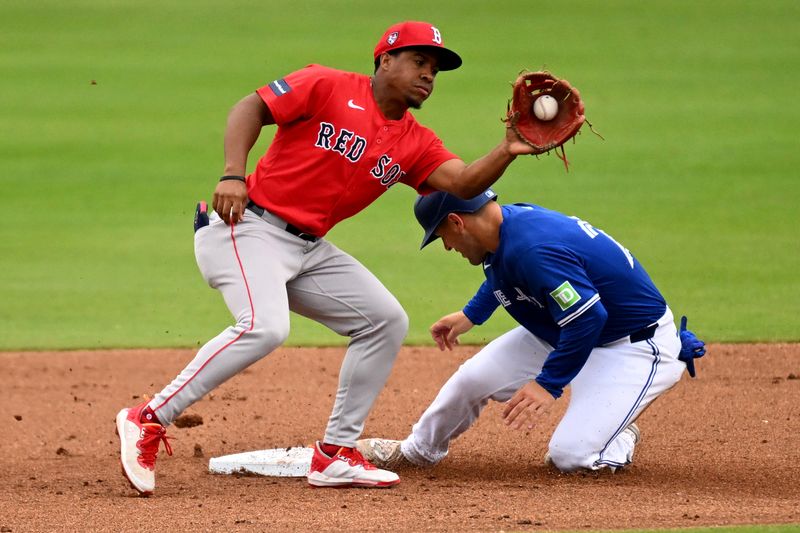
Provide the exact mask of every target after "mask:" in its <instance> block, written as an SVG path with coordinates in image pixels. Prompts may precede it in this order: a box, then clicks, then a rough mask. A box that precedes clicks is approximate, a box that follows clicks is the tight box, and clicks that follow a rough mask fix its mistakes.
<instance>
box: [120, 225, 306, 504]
mask: <svg viewBox="0 0 800 533" xmlns="http://www.w3.org/2000/svg"><path fill="white" fill-rule="evenodd" d="M211 219H212V221H211V224H210V225H209V226H207V227H205V228H202V229H200V230H199V231H198V232H197V233H196V234H195V251H196V255H197V262H198V266H199V267H200V270H201V273H202V274H203V276H204V278H205V279H206V281H207V282H208V283H209V285H211V286H212V287H214V288H217V289H219V290H220V292H221V293H222V295H223V297H224V299H225V303H226V304H227V305H228V308H229V309H230V311H231V314H232V315H233V316H234V318H235V319H236V325H234V326H231V327H229V328H226V329H225V331H223V332H222V333H220V334H219V335H218V336H216V337H215V338H214V339H212V340H210V341H209V342H208V343H206V345H205V346H203V347H202V348H201V349H200V350H199V351H198V353H197V355H196V356H195V358H194V359H193V360H192V361H191V362H190V363H189V364H188V365H187V366H186V368H185V369H184V370H183V371H182V372H181V373H180V374H179V375H178V376H177V377H176V378H175V379H174V380H173V381H172V383H170V384H169V385H167V386H166V387H165V388H164V389H163V390H162V391H161V392H159V393H158V394H156V395H155V397H154V398H153V399H152V400H150V402H149V403H143V404H140V405H138V406H136V407H133V408H130V409H123V410H121V411H120V412H119V414H118V415H117V432H118V433H119V435H120V449H121V452H120V454H121V457H120V458H121V462H122V465H123V472H124V473H125V476H126V477H127V478H128V480H129V481H130V482H131V485H132V486H133V487H134V488H135V489H136V490H138V491H139V492H140V493H142V494H149V493H151V492H152V491H153V489H154V487H155V476H154V469H155V461H156V457H157V452H158V448H159V443H160V442H162V441H163V442H165V446H166V447H167V452H168V453H170V448H169V446H168V444H166V442H167V441H166V439H165V429H164V427H163V426H166V425H168V424H170V423H171V422H172V421H173V420H174V419H175V418H176V417H177V416H178V415H179V414H180V413H181V412H182V411H183V410H184V409H186V407H188V406H189V405H191V404H192V403H194V402H196V401H197V400H199V399H200V398H202V397H203V396H204V395H205V394H206V393H208V392H209V391H211V390H212V389H214V388H215V387H216V386H218V385H219V384H220V383H222V382H223V381H225V380H226V379H228V378H230V377H231V376H233V375H235V374H236V373H238V372H239V371H241V370H242V369H243V368H245V367H246V366H248V365H250V364H252V363H253V362H255V361H257V360H258V359H260V358H261V357H263V356H264V355H266V354H267V353H269V352H271V351H272V350H273V349H274V348H275V347H276V346H278V345H280V344H281V343H282V342H283V340H284V339H285V338H286V335H287V334H288V329H289V318H288V314H289V311H288V300H287V296H286V287H285V282H286V280H287V279H288V278H289V277H291V276H292V275H293V270H296V269H297V268H299V261H297V260H293V258H294V257H297V256H298V255H299V253H300V252H299V251H298V250H297V248H301V246H300V245H298V244H297V243H296V242H295V241H294V237H293V236H292V235H290V234H288V233H286V232H285V231H282V230H279V229H277V228H275V227H274V226H272V225H270V224H268V223H266V222H264V221H263V220H261V219H260V218H258V217H255V216H254V215H253V214H252V213H250V212H249V211H248V212H246V214H245V220H244V221H242V222H241V223H239V224H237V225H236V226H234V227H233V228H231V227H230V226H226V225H225V224H224V223H223V222H222V221H221V220H220V219H219V217H217V216H216V215H212V217H211ZM292 247H295V248H296V249H295V251H294V253H292V252H291V248H292Z"/></svg>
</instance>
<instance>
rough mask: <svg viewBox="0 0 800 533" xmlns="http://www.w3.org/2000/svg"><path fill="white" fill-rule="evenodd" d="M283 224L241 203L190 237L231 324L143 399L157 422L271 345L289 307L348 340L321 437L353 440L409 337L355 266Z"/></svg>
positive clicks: (386, 298)
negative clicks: (232, 214) (233, 218)
mask: <svg viewBox="0 0 800 533" xmlns="http://www.w3.org/2000/svg"><path fill="white" fill-rule="evenodd" d="M285 227H286V222H284V221H282V220H281V219H279V218H278V217H276V216H275V215H272V214H271V213H269V212H265V213H264V215H262V216H258V215H256V214H255V213H253V212H251V211H250V210H249V209H248V210H246V211H245V217H244V220H243V221H241V222H239V223H238V224H236V225H234V226H232V227H231V226H227V225H226V224H225V223H224V222H223V221H222V219H220V218H219V216H217V215H216V213H213V214H212V215H211V218H210V224H209V225H208V226H206V227H205V228H201V229H200V230H199V231H198V232H197V233H196V234H195V255H196V258H197V264H198V266H199V267H200V272H201V273H202V275H203V277H204V278H205V280H206V281H207V282H208V284H209V285H210V286H211V287H213V288H216V289H219V290H220V292H221V293H222V296H223V298H224V299H225V303H226V304H227V306H228V309H229V310H230V312H231V314H232V315H233V317H234V318H235V319H236V324H235V325H233V326H230V327H228V328H226V329H225V330H224V331H223V332H222V333H220V334H219V335H217V336H216V337H215V338H213V339H211V340H210V341H208V343H206V345H205V346H203V347H202V348H201V349H200V351H199V352H198V353H197V355H196V356H195V358H194V359H193V360H192V361H191V362H190V363H189V365H188V366H187V367H186V368H184V370H183V371H182V372H181V373H180V374H179V375H178V376H177V377H176V378H175V379H174V380H173V381H172V383H170V384H169V385H167V387H165V388H164V390H162V391H161V392H160V393H158V394H157V395H156V396H155V397H154V398H153V399H152V400H151V401H150V403H149V406H150V407H151V408H152V409H153V410H154V411H155V412H156V415H157V416H158V418H159V419H160V420H161V422H162V423H164V424H170V423H171V422H172V421H173V420H174V419H175V418H177V417H178V415H180V413H181V412H183V411H184V410H185V409H186V408H187V407H189V406H190V405H192V404H193V403H194V402H196V401H198V400H199V399H200V398H202V397H203V396H204V395H206V394H207V393H208V392H210V391H211V390H213V389H214V388H216V387H217V386H218V385H220V384H221V383H223V382H224V381H226V380H227V379H229V378H231V377H233V376H235V375H236V374H237V373H239V372H240V371H242V370H243V369H245V368H246V367H248V366H249V365H251V364H253V363H255V362H256V361H258V360H260V359H261V358H262V357H264V356H266V355H268V354H269V353H270V352H272V351H273V350H274V349H275V348H277V347H278V346H280V345H281V344H282V343H283V342H284V341H285V340H286V338H287V337H288V335H289V311H290V310H291V311H294V312H296V313H298V314H300V315H303V316H305V317H308V318H311V319H313V320H316V321H317V322H320V323H322V324H324V325H325V326H327V327H329V328H330V329H332V330H333V331H335V332H337V333H339V334H340V335H346V336H349V337H350V343H349V345H348V348H347V352H346V354H345V357H344V361H343V363H342V367H341V369H340V372H339V388H338V391H337V393H336V399H335V401H334V405H333V411H332V413H331V416H330V419H329V420H328V427H327V430H326V432H325V437H324V442H327V443H329V444H334V445H339V446H354V445H355V441H356V439H358V437H359V436H360V435H361V432H362V431H363V429H364V420H365V419H366V417H367V415H368V414H369V411H370V409H371V407H372V404H373V402H374V401H375V398H376V397H377V396H378V394H379V393H380V391H381V389H382V388H383V385H384V384H385V382H386V379H387V378H388V376H389V373H390V371H391V368H392V364H393V363H394V360H395V357H396V356H397V353H398V351H399V349H400V346H401V345H402V342H403V340H404V339H405V336H406V334H407V333H408V317H407V315H406V313H405V311H404V310H403V308H402V307H401V306H400V303H399V302H398V301H397V299H395V297H394V296H392V294H391V293H390V292H389V291H388V290H387V289H386V287H384V286H383V284H381V282H380V281H378V279H377V278H376V277H375V276H374V275H373V274H372V273H371V272H369V271H368V270H367V269H366V268H365V267H364V266H363V265H362V264H361V263H359V262H358V261H356V260H355V259H354V258H352V257H351V256H349V255H348V254H346V253H344V252H342V251H341V250H339V249H338V248H337V247H336V246H334V245H333V244H331V243H330V242H328V241H326V240H324V239H319V240H318V241H316V242H308V241H305V240H303V239H301V238H300V237H297V236H295V235H292V234H290V233H288V232H287V231H285V229H284V228H285Z"/></svg>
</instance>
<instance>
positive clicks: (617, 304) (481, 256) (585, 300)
mask: <svg viewBox="0 0 800 533" xmlns="http://www.w3.org/2000/svg"><path fill="white" fill-rule="evenodd" d="M496 198H497V196H496V195H495V194H494V193H493V192H492V191H491V190H487V191H486V192H484V193H483V194H482V195H479V196H477V197H475V198H472V199H468V200H461V199H458V198H456V197H455V196H452V195H450V194H447V193H443V192H435V193H433V194H430V195H428V196H420V197H419V198H418V199H417V202H416V204H415V206H414V212H415V214H416V217H417V220H418V221H419V223H420V224H421V225H422V227H423V229H424V230H425V237H424V239H423V241H422V247H424V246H427V245H428V244H430V243H431V242H432V241H433V240H435V239H436V238H438V237H441V238H442V241H443V243H444V247H445V248H446V249H447V250H456V251H458V252H460V253H461V255H463V256H464V257H465V258H466V259H467V260H468V261H469V262H470V263H472V264H473V265H482V267H483V271H484V273H485V275H486V281H485V282H484V283H483V284H482V285H481V287H480V289H479V290H478V292H477V293H476V294H475V296H474V297H473V298H472V299H471V300H470V301H469V303H467V305H466V306H465V307H464V308H463V310H461V311H458V312H455V313H452V314H449V315H447V316H444V317H442V318H441V319H440V320H438V321H437V322H436V323H435V324H433V326H431V335H432V336H433V339H434V340H435V341H436V343H437V344H438V346H439V348H440V349H442V350H444V349H445V348H447V349H452V346H453V345H454V344H457V342H458V337H459V335H461V334H462V333H465V332H466V331H468V330H469V329H471V328H472V327H473V326H474V325H476V324H482V323H483V322H485V321H486V320H487V319H488V318H489V317H490V316H491V314H492V313H493V312H494V310H495V309H496V308H497V307H498V306H502V307H504V308H505V310H506V311H507V312H508V313H509V314H510V315H511V316H512V317H513V318H514V319H515V320H516V321H517V322H518V323H519V324H520V326H519V327H517V328H515V329H513V330H511V331H509V332H508V333H505V334H504V335H502V336H500V337H499V338H497V339H495V340H494V341H492V342H491V343H489V344H488V345H487V346H486V347H485V348H483V349H482V350H481V351H480V352H478V353H477V354H476V355H475V356H474V357H472V358H471V359H469V360H468V361H466V362H465V363H464V364H463V365H461V367H460V368H459V369H458V371H457V372H456V373H455V374H454V375H453V376H452V377H451V378H450V379H449V380H448V381H447V383H445V385H444V386H443V387H442V389H441V391H440V392H439V394H438V395H437V397H436V399H435V400H434V401H433V403H432V404H431V405H430V407H428V409H427V410H426V411H425V412H424V413H423V415H422V417H421V418H420V420H419V421H418V422H417V423H416V424H414V426H413V428H412V431H411V434H410V435H409V436H408V437H407V438H406V439H405V440H403V441H393V440H387V439H364V440H361V441H359V442H358V448H359V450H360V451H361V452H362V454H363V455H364V456H365V457H367V458H368V459H369V460H371V461H373V462H374V463H375V464H377V465H382V466H389V465H392V466H396V465H397V464H398V463H401V462H408V463H412V464H415V465H418V466H429V465H433V464H435V463H437V462H439V461H441V460H442V459H443V458H444V457H445V456H446V455H447V452H448V448H449V445H450V441H451V440H452V439H454V438H456V437H457V436H458V435H460V434H461V433H463V432H464V431H466V430H467V429H468V428H469V427H470V426H471V425H472V424H473V423H474V422H475V421H476V420H477V418H478V416H479V414H480V412H481V410H482V409H483V408H484V407H485V406H486V405H487V403H488V401H489V400H495V401H498V402H505V407H504V409H503V413H502V414H503V418H504V421H505V423H506V424H507V425H509V426H510V427H512V428H514V429H521V428H529V429H530V428H533V427H534V426H535V424H536V422H537V420H538V419H540V418H541V417H542V415H543V414H544V413H546V412H547V411H548V409H549V408H550V406H551V405H552V404H553V403H554V402H555V401H556V400H557V399H558V398H559V397H561V395H562V392H563V390H564V387H566V386H567V385H570V386H571V399H570V403H569V406H568V408H567V410H566V413H565V414H564V417H563V418H562V420H561V421H560V423H559V424H558V427H557V428H556V430H555V432H554V434H553V436H552V438H551V440H550V444H549V450H548V453H547V455H546V459H545V461H546V462H547V463H550V464H553V465H555V466H556V467H557V468H558V469H560V470H561V471H564V472H569V471H574V470H579V469H590V470H599V469H602V468H609V469H611V470H612V471H613V470H615V469H617V468H619V467H622V466H625V465H627V464H629V463H630V462H631V461H632V459H633V453H634V449H635V447H636V444H637V442H638V441H639V439H640V433H639V429H638V427H637V426H636V425H635V424H634V421H635V420H636V418H637V417H638V416H639V414H641V412H642V411H644V409H645V408H646V407H647V406H648V405H649V404H650V403H651V402H652V401H653V400H655V399H656V398H658V397H659V396H660V395H661V394H663V393H664V392H666V391H667V390H669V389H670V388H671V387H672V386H673V385H675V383H677V382H678V380H679V379H680V377H681V375H682V373H683V371H684V369H686V368H687V362H689V363H691V362H692V360H693V358H694V357H700V356H702V355H703V354H704V353H705V348H704V344H703V342H702V341H700V340H698V339H697V338H696V337H695V336H694V335H693V334H692V333H691V332H689V331H685V323H684V324H683V325H682V327H681V329H682V333H681V335H679V334H678V331H677V330H676V328H675V324H674V323H673V317H672V312H671V311H670V309H669V307H668V306H667V303H666V301H665V300H664V297H663V296H662V295H661V293H660V292H659V290H658V289H657V288H656V286H655V285H654V284H653V282H652V280H651V279H650V276H648V274H647V272H646V271H645V270H644V268H643V267H642V265H641V264H640V263H639V262H638V261H637V260H636V259H635V258H634V257H633V255H631V253H630V252H629V251H628V250H627V249H626V248H624V247H623V246H622V245H621V244H619V243H618V242H617V241H615V240H614V239H613V238H612V237H610V236H609V235H608V234H606V233H605V232H603V231H602V230H600V229H597V228H595V227H594V226H592V225H591V224H589V223H588V222H586V221H584V220H581V219H579V218H576V217H569V216H566V215H563V214H561V213H557V212H555V211H551V210H549V209H545V208H543V207H539V206H536V205H531V204H514V205H500V204H498V203H497V202H496V201H494V200H495V199H496ZM682 341H683V348H684V349H683V350H682ZM690 370H691V372H692V374H693V372H694V369H693V367H691V368H690Z"/></svg>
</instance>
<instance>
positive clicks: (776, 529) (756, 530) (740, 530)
mask: <svg viewBox="0 0 800 533" xmlns="http://www.w3.org/2000/svg"><path fill="white" fill-rule="evenodd" d="M798 531H800V525H796V524H785V525H772V526H720V527H690V528H679V529H631V530H625V533H796V532H798ZM576 533H577V532H576Z"/></svg>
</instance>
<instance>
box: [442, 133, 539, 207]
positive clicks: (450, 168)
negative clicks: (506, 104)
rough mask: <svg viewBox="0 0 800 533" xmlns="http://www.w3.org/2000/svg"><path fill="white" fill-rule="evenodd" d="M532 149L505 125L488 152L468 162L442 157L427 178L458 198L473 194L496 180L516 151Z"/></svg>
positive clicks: (469, 196)
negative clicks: (503, 132)
mask: <svg viewBox="0 0 800 533" xmlns="http://www.w3.org/2000/svg"><path fill="white" fill-rule="evenodd" d="M532 153H533V148H532V147H531V146H529V145H528V144H526V143H524V142H523V141H522V140H521V139H520V138H519V136H518V135H517V134H516V133H515V132H514V130H513V129H511V128H510V127H508V126H507V127H506V132H505V137H504V139H503V141H502V142H500V144H498V145H497V146H495V147H494V148H493V149H492V150H491V151H490V152H489V153H488V154H486V155H485V156H483V157H481V158H480V159H476V160H475V161H473V162H472V163H470V164H466V163H465V162H464V161H462V160H460V159H451V160H449V161H445V162H444V163H442V164H441V165H439V167H438V168H437V169H436V170H434V171H433V172H432V173H431V175H430V176H428V180H427V182H428V185H429V186H431V187H433V188H434V189H438V190H440V191H445V192H449V193H450V194H454V195H455V196H458V197H459V198H465V199H466V198H472V197H473V196H477V195H478V194H480V193H482V192H483V191H485V190H486V189H487V188H489V187H490V186H491V185H492V184H493V183H494V182H495V181H497V180H498V179H499V178H500V176H502V175H503V172H505V170H506V168H508V165H510V164H511V163H512V161H514V159H516V157H517V156H518V155H527V154H532Z"/></svg>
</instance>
